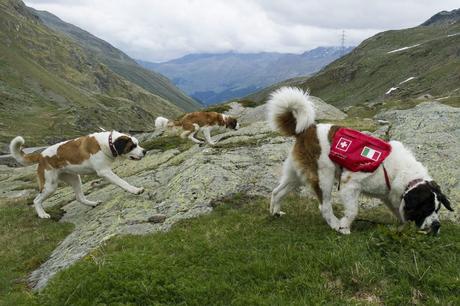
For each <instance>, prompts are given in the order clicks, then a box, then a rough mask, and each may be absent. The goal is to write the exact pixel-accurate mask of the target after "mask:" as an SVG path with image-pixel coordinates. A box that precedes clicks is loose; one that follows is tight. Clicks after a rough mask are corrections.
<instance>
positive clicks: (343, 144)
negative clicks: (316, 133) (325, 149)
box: [335, 137, 352, 152]
mask: <svg viewBox="0 0 460 306" xmlns="http://www.w3.org/2000/svg"><path fill="white" fill-rule="evenodd" d="M351 143H352V141H351V140H350V139H346V138H344V137H340V140H339V141H338V142H337V145H336V146H335V148H336V149H338V150H341V151H344V152H346V151H347V150H348V148H349V147H350V145H351Z"/></svg>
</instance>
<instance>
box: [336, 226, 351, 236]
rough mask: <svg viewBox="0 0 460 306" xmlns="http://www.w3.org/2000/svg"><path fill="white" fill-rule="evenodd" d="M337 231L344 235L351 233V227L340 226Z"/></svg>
mask: <svg viewBox="0 0 460 306" xmlns="http://www.w3.org/2000/svg"><path fill="white" fill-rule="evenodd" d="M337 231H338V232H339V233H341V234H343V235H350V228H349V227H339V228H338V230H337Z"/></svg>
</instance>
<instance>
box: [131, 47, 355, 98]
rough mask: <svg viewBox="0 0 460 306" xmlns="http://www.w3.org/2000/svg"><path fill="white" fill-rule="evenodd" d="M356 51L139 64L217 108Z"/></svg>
mask: <svg viewBox="0 0 460 306" xmlns="http://www.w3.org/2000/svg"><path fill="white" fill-rule="evenodd" d="M352 49H353V47H347V48H344V49H342V48H340V47H318V48H315V49H312V50H309V51H305V52H303V53H301V54H293V53H279V52H259V53H238V52H234V51H230V52H224V53H194V54H187V55H185V56H182V57H180V58H177V59H173V60H170V61H167V62H162V63H150V62H146V61H142V60H137V61H138V62H139V63H140V64H141V65H142V66H143V67H145V68H147V69H153V70H156V71H159V72H160V73H163V74H165V75H166V76H168V77H169V78H170V79H171V80H172V81H173V83H174V84H176V85H177V86H178V87H180V88H181V89H183V90H184V91H185V92H186V93H188V94H189V95H191V96H192V97H195V98H196V99H198V100H202V101H203V102H205V103H207V104H213V103H216V102H221V101H225V100H228V99H232V98H239V97H241V96H244V95H246V94H249V93H252V92H254V91H256V90H257V89H261V88H263V87H265V86H267V85H271V84H273V83H276V82H279V81H282V80H284V79H288V78H292V77H298V76H303V75H305V74H311V73H313V72H316V71H318V70H319V69H320V68H321V67H323V66H324V65H326V64H328V63H329V62H331V61H332V60H334V59H336V58H338V57H340V56H341V55H343V54H346V53H348V52H350V51H351V50H352Z"/></svg>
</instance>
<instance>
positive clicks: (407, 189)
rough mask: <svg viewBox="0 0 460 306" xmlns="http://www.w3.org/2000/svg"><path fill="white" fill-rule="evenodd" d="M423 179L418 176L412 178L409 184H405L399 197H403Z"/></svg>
mask: <svg viewBox="0 0 460 306" xmlns="http://www.w3.org/2000/svg"><path fill="white" fill-rule="evenodd" d="M423 181H424V179H421V178H418V179H415V180H412V181H410V182H409V184H407V186H406V189H404V192H403V194H402V195H401V199H402V198H404V196H405V195H406V194H407V193H408V192H409V191H410V190H411V189H412V188H414V187H415V186H417V185H418V184H419V183H421V182H423Z"/></svg>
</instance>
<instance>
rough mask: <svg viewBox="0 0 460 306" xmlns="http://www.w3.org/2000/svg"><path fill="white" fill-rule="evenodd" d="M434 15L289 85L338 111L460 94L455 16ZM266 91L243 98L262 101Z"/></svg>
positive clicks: (458, 29) (459, 33) (459, 42)
mask: <svg viewBox="0 0 460 306" xmlns="http://www.w3.org/2000/svg"><path fill="white" fill-rule="evenodd" d="M435 16H438V17H436V18H435ZM435 16H433V20H436V22H428V21H427V22H426V23H424V24H426V25H421V26H418V27H414V28H410V29H404V30H393V31H386V32H382V33H379V34H377V35H375V36H373V37H371V38H369V39H367V40H365V41H364V42H362V43H361V44H360V45H359V46H358V47H356V48H355V49H354V50H353V51H352V52H351V53H349V54H347V55H345V56H344V57H342V58H340V59H338V60H336V61H334V62H333V63H331V64H330V65H328V66H326V67H325V68H324V69H322V70H321V71H320V72H318V73H317V74H315V75H314V76H312V77H310V78H308V79H306V80H304V81H303V82H298V79H294V80H293V82H292V85H296V86H299V87H302V88H304V89H310V91H311V93H312V94H313V95H315V96H317V97H320V98H321V99H323V100H325V101H326V102H327V103H330V104H332V105H334V106H338V107H341V108H343V107H346V106H351V105H357V104H362V103H365V102H375V101H385V100H400V99H409V98H416V97H418V96H420V95H424V94H430V95H432V96H436V97H444V96H449V95H450V96H460V22H459V21H460V14H458V10H456V11H452V12H450V13H449V12H444V13H440V14H438V15H435ZM445 20H447V21H446V22H443V21H445ZM284 84H288V85H289V84H291V82H289V81H287V82H284ZM277 86H278V85H274V87H277ZM391 88H395V89H393V90H391ZM268 92H269V91H267V90H263V91H260V92H258V93H256V94H253V95H251V96H249V97H246V98H244V99H253V100H255V101H256V102H258V103H263V102H264V101H265V99H266V97H267V95H268Z"/></svg>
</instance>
